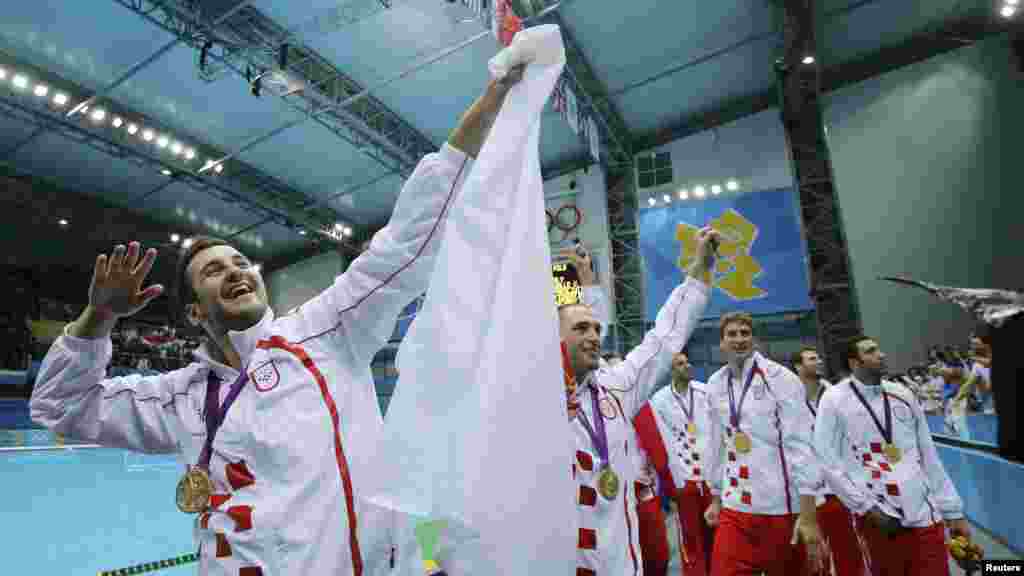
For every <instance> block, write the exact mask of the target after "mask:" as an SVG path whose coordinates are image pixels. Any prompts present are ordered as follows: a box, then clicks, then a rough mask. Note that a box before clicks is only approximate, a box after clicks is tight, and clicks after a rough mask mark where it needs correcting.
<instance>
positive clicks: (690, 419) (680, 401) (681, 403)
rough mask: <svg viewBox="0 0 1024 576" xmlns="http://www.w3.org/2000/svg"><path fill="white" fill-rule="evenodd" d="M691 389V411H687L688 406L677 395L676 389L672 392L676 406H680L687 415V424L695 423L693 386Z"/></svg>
mask: <svg viewBox="0 0 1024 576" xmlns="http://www.w3.org/2000/svg"><path fill="white" fill-rule="evenodd" d="M669 386H671V384H669ZM689 389H690V390H689V392H690V409H689V410H687V409H686V405H685V404H683V401H682V400H680V399H679V394H678V393H676V391H675V389H673V390H672V396H673V397H674V398H675V399H676V404H679V407H680V408H682V410H683V414H686V421H687V422H693V385H692V384H691V385H690V386H689Z"/></svg>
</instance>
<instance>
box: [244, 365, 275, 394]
mask: <svg viewBox="0 0 1024 576" xmlns="http://www.w3.org/2000/svg"><path fill="white" fill-rule="evenodd" d="M249 378H251V379H252V385H253V386H255V387H256V389H257V390H259V391H260V392H269V391H271V390H273V389H274V388H277V383H278V382H280V381H281V373H280V372H278V371H277V365H276V364H274V361H273V360H269V361H267V362H264V363H263V364H260V365H259V366H257V367H256V368H253V370H252V371H251V372H249Z"/></svg>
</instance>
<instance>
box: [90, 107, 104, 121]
mask: <svg viewBox="0 0 1024 576" xmlns="http://www.w3.org/2000/svg"><path fill="white" fill-rule="evenodd" d="M106 117H107V113H106V112H105V111H104V110H103V108H97V109H95V110H93V111H92V114H91V118H92V120H93V122H102V121H103V119H104V118H106Z"/></svg>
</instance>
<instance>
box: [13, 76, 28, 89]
mask: <svg viewBox="0 0 1024 576" xmlns="http://www.w3.org/2000/svg"><path fill="white" fill-rule="evenodd" d="M11 84H14V87H15V88H17V89H18V90H24V89H25V87H26V86H28V78H26V77H24V76H22V75H21V74H15V75H14V78H11Z"/></svg>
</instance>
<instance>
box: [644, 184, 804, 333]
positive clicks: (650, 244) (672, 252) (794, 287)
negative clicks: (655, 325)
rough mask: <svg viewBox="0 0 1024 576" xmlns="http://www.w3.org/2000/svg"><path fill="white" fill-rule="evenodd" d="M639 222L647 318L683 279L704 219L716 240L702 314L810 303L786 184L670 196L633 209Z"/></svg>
mask: <svg viewBox="0 0 1024 576" xmlns="http://www.w3.org/2000/svg"><path fill="white" fill-rule="evenodd" d="M639 225H640V254H641V256H642V257H643V259H644V268H645V271H646V272H645V273H646V281H647V294H646V296H647V319H648V320H650V321H654V318H655V316H656V315H657V313H658V309H659V308H660V307H661V305H662V304H663V303H664V302H665V301H666V300H667V299H668V296H669V293H671V291H672V289H673V288H675V287H676V286H678V285H679V284H680V283H681V282H682V281H683V279H684V270H686V269H688V268H689V267H690V265H691V264H692V263H693V260H694V258H695V257H696V251H697V231H698V230H700V228H701V227H702V226H708V225H710V226H711V227H713V228H714V229H716V230H718V231H719V232H721V233H722V237H723V238H722V243H721V245H720V246H719V248H718V254H719V260H718V264H717V265H716V267H715V272H714V279H713V281H712V282H713V285H714V290H713V291H712V296H711V302H710V303H709V304H708V307H707V311H706V312H705V313H704V317H705V318H715V317H718V316H721V315H722V314H724V313H726V312H731V311H744V312H748V313H750V314H775V313H779V312H790V311H803V310H811V309H813V308H814V304H813V302H812V301H811V297H810V294H809V292H810V290H809V283H808V280H807V267H806V261H805V255H804V246H803V240H802V238H801V235H800V224H799V221H798V219H797V206H796V196H795V194H794V193H793V190H791V189H788V188H786V189H781V190H771V191H759V192H751V193H747V194H742V195H729V196H727V197H724V198H719V197H713V198H705V199H694V200H689V201H680V200H675V201H673V202H672V203H671V204H669V205H666V206H658V207H654V208H646V209H642V210H640V212H639Z"/></svg>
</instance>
